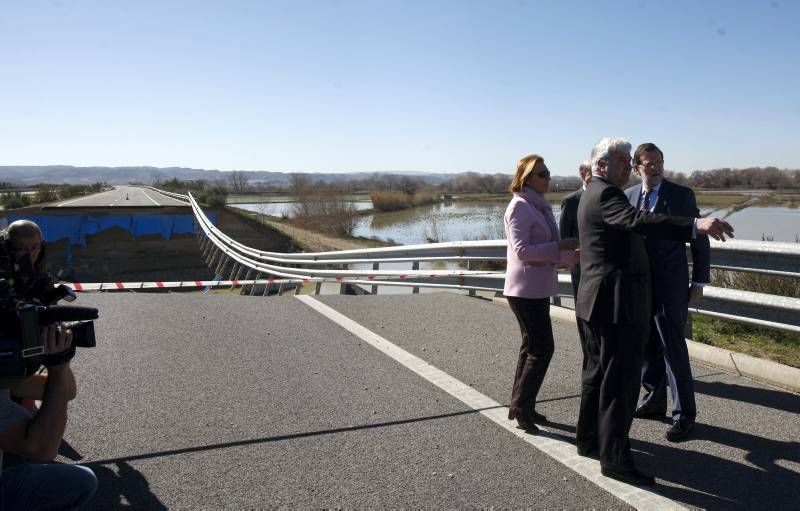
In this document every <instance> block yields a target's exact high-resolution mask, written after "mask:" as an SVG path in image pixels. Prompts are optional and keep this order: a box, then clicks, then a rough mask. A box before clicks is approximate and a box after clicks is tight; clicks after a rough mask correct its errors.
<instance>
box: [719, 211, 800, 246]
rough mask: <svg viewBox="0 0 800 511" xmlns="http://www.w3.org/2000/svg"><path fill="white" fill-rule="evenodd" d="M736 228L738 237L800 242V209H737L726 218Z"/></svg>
mask: <svg viewBox="0 0 800 511" xmlns="http://www.w3.org/2000/svg"><path fill="white" fill-rule="evenodd" d="M726 220H728V222H730V223H731V225H732V226H733V228H734V229H735V231H736V232H735V233H734V234H735V235H736V239H743V240H761V239H762V236H763V237H764V238H765V239H768V240H769V239H771V240H772V241H785V242H798V240H800V210H798V209H796V208H778V207H758V208H746V209H743V210H741V211H737V212H735V213H733V214H731V215H730V216H729V217H727V218H726Z"/></svg>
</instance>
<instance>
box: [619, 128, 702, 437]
mask: <svg viewBox="0 0 800 511" xmlns="http://www.w3.org/2000/svg"><path fill="white" fill-rule="evenodd" d="M633 166H634V170H635V171H636V172H637V173H638V174H639V176H641V178H642V183H641V184H638V185H636V186H632V187H631V188H628V189H627V190H626V191H625V195H626V196H627V197H628V201H629V202H630V203H631V205H632V206H634V207H635V208H637V209H640V210H644V211H650V212H653V213H661V214H665V215H678V216H689V217H694V218H696V217H699V216H700V211H699V210H698V209H697V202H696V201H695V197H694V192H692V190H691V189H690V188H687V187H685V186H681V185H678V184H675V183H673V182H671V181H668V180H666V179H664V154H663V153H662V152H661V150H660V149H659V148H658V147H657V146H656V145H655V144H649V143H648V144H642V145H640V146H639V147H637V148H636V151H635V152H634V154H633ZM645 199H646V200H645ZM645 247H646V248H647V255H648V257H649V258H650V274H651V275H652V285H653V316H652V321H651V323H650V337H649V338H648V340H647V342H646V343H645V348H644V352H643V357H642V358H643V360H642V387H644V390H645V393H644V395H643V396H642V399H641V400H640V401H639V405H638V406H637V408H636V412H634V416H635V417H642V418H645V417H654V418H663V417H664V414H665V413H666V411H667V382H668V381H669V389H670V394H671V395H672V421H673V422H672V427H670V428H669V430H667V433H666V437H667V440H669V441H671V442H677V441H680V440H683V439H685V438H687V437H688V436H689V433H690V432H691V431H692V428H693V426H694V421H695V417H696V415H697V408H696V406H695V401H694V382H693V380H692V369H691V366H690V365H689V351H688V349H687V347H686V339H685V337H684V326H685V325H686V317H687V314H688V312H687V311H688V305H689V302H695V301H697V300H699V299H700V298H701V297H702V296H703V286H704V285H705V284H707V283H708V281H709V280H710V259H711V255H710V254H711V250H710V248H709V243H708V236H697V237H695V238H694V239H692V240H691V242H690V247H691V251H692V280H691V285H690V284H689V269H688V268H689V267H688V261H687V259H686V246H685V245H684V243H681V242H675V241H670V240H664V239H658V238H653V237H648V238H646V240H645Z"/></svg>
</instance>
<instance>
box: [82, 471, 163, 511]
mask: <svg viewBox="0 0 800 511" xmlns="http://www.w3.org/2000/svg"><path fill="white" fill-rule="evenodd" d="M115 465H116V468H117V471H116V472H114V470H112V469H111V468H110V467H107V466H104V465H100V464H97V463H90V464H88V465H86V466H87V467H89V468H91V469H92V470H93V471H94V473H95V475H96V476H97V493H95V495H94V497H93V498H92V500H90V501H89V503H88V504H87V505H86V506H85V507H84V508H83V509H104V510H105V509H148V510H150V509H152V510H155V511H160V510H165V509H167V506H165V505H164V504H162V503H161V501H160V500H158V497H156V496H155V495H154V494H153V493H152V492H151V491H150V484H149V483H148V482H147V479H145V477H144V476H143V475H142V474H141V473H140V472H138V471H137V470H135V469H134V468H133V467H131V466H130V465H129V464H127V463H124V462H120V463H116V464H115Z"/></svg>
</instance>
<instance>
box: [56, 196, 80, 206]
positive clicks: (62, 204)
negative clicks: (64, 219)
mask: <svg viewBox="0 0 800 511" xmlns="http://www.w3.org/2000/svg"><path fill="white" fill-rule="evenodd" d="M83 199H86V197H81V198H80V199H75V200H71V201H67V202H62V203H61V204H57V205H56V207H57V208H60V207H61V206H66V205H67V204H72V203H73V202H78V201H79V200H83Z"/></svg>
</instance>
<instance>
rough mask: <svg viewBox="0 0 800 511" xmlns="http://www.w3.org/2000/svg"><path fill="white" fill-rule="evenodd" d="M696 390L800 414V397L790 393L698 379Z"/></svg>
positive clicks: (695, 382) (695, 384)
mask: <svg viewBox="0 0 800 511" xmlns="http://www.w3.org/2000/svg"><path fill="white" fill-rule="evenodd" d="M694 390H695V391H696V392H699V393H701V394H705V395H707V396H714V397H719V398H722V399H730V400H732V401H741V402H744V403H750V404H754V405H758V406H766V407H767V408H773V409H775V410H782V411H784V412H790V413H796V414H800V396H798V395H796V394H792V393H790V392H784V391H781V390H775V389H767V388H759V387H748V386H745V385H736V384H731V383H722V382H706V381H702V380H697V379H695V381H694Z"/></svg>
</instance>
